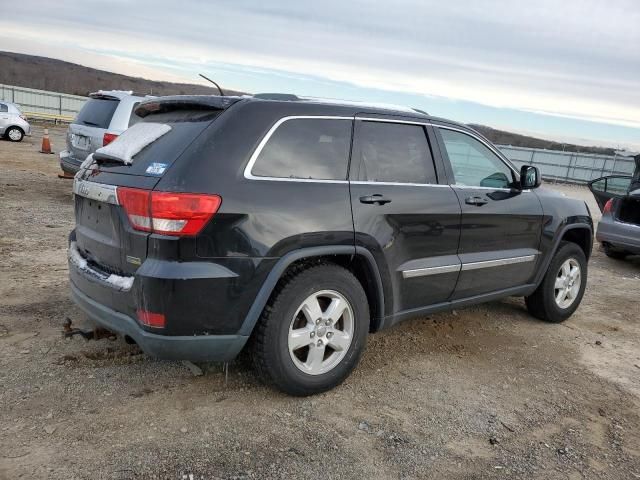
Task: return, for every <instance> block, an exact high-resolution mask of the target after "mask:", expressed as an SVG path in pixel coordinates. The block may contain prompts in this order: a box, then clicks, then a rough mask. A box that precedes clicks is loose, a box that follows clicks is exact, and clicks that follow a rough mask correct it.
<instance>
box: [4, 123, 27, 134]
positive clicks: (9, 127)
mask: <svg viewBox="0 0 640 480" xmlns="http://www.w3.org/2000/svg"><path fill="white" fill-rule="evenodd" d="M12 128H17V129H18V130H20V131H21V132H22V134H23V135H24V130H23V129H22V127H19V126H18V125H9V126H8V127H7V128H6V130H5V133H7V132H8V131H9V130H11V129H12Z"/></svg>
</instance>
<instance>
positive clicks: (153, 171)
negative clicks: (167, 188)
mask: <svg viewBox="0 0 640 480" xmlns="http://www.w3.org/2000/svg"><path fill="white" fill-rule="evenodd" d="M166 169H167V164H166V163H155V162H154V163H152V164H151V165H149V166H148V167H147V170H146V171H147V173H148V174H150V175H162V174H163V173H164V171H165V170H166Z"/></svg>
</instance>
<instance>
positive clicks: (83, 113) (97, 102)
mask: <svg viewBox="0 0 640 480" xmlns="http://www.w3.org/2000/svg"><path fill="white" fill-rule="evenodd" d="M119 103H120V100H118V99H109V98H90V99H89V100H87V103H85V104H84V106H83V107H82V110H80V113H78V116H77V117H76V119H75V120H74V122H73V123H76V124H79V125H86V126H88V127H98V128H109V124H110V123H111V118H112V117H113V113H114V112H115V111H116V108H118V104H119Z"/></svg>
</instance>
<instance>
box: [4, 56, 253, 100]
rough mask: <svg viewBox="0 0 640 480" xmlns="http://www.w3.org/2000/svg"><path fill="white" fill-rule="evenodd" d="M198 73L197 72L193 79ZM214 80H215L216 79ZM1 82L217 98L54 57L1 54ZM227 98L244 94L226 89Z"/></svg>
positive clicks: (210, 91)
mask: <svg viewBox="0 0 640 480" xmlns="http://www.w3.org/2000/svg"><path fill="white" fill-rule="evenodd" d="M197 73H198V72H194V77H195V76H196V75H197ZM214 80H215V78H214ZM0 83H4V84H7V85H16V86H20V87H27V88H37V89H41V90H50V91H53V92H61V93H69V94H71V95H82V96H86V95H88V94H89V93H91V92H95V91H97V90H133V91H134V92H136V93H142V94H153V95H184V94H193V95H217V94H218V90H217V89H216V88H209V87H206V86H204V85H194V84H189V83H172V82H159V81H155V80H147V79H146V78H139V77H129V76H127V75H120V74H118V73H112V72H107V71H104V70H97V69H95V68H89V67H83V66H82V65H78V64H75V63H70V62H64V61H62V60H56V59H54V58H47V57H37V56H33V55H23V54H20V53H11V52H2V51H0ZM221 87H222V89H223V90H224V93H225V95H237V94H241V93H242V92H236V91H233V90H227V89H225V88H224V85H221Z"/></svg>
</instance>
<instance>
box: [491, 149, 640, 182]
mask: <svg viewBox="0 0 640 480" xmlns="http://www.w3.org/2000/svg"><path fill="white" fill-rule="evenodd" d="M498 148H499V149H500V150H501V151H502V153H503V154H504V155H505V156H506V157H507V158H508V159H509V160H511V161H512V162H513V163H514V164H515V165H516V166H517V167H518V168H519V167H521V166H522V165H533V166H535V167H538V168H539V169H540V172H541V173H542V177H543V178H544V179H546V180H551V181H556V182H567V183H587V182H589V181H591V180H594V179H596V178H599V177H603V176H605V175H632V174H633V171H634V169H635V160H634V159H633V157H621V156H617V155H616V156H607V155H594V154H588V153H572V152H557V151H553V150H540V149H536V148H523V147H511V146H506V145H498Z"/></svg>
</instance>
